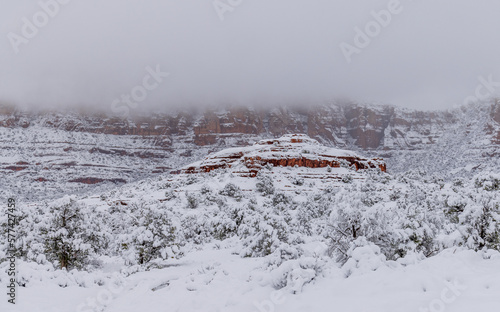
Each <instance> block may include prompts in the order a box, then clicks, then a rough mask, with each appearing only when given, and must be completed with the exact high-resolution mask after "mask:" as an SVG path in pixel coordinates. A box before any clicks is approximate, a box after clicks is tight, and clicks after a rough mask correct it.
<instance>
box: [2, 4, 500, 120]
mask: <svg viewBox="0 0 500 312" xmlns="http://www.w3.org/2000/svg"><path fill="white" fill-rule="evenodd" d="M57 1H58V2H57ZM57 1H56V0H40V1H34V0H33V1H28V0H2V2H1V4H0V5H1V10H0V36H1V38H0V102H6V103H14V104H16V105H20V106H24V107H33V108H34V107H47V106H56V107H75V106H81V107H91V108H105V109H108V108H111V107H112V105H113V102H115V101H116V100H117V99H118V100H119V101H121V104H119V105H124V103H125V102H123V100H122V99H123V98H122V95H123V94H125V95H127V94H128V95H130V94H132V92H133V90H135V91H136V92H139V91H140V92H139V93H136V94H140V101H134V105H135V107H139V108H140V109H141V110H157V109H160V108H169V107H177V106H182V107H185V106H188V105H190V106H202V105H213V104H238V105H269V104H300V105H304V104H312V103H318V102H324V101H329V100H332V99H336V98H350V99H353V100H355V101H363V102H375V103H388V104H394V105H399V106H403V107H409V108H416V109H423V110H429V109H446V108H451V107H453V106H454V105H457V104H461V103H462V102H463V101H464V99H465V98H466V97H470V96H474V94H475V92H476V89H477V87H478V86H480V85H481V82H480V79H479V77H483V78H484V79H486V80H488V79H491V80H493V81H494V82H496V81H499V82H500V68H499V65H500V64H499V62H498V58H499V55H500V40H498V39H499V36H498V30H499V29H500V16H499V15H498V12H500V2H498V1H497V0H482V1H480V2H479V1H469V0H441V1H416V0H414V1H411V0H401V1H399V4H398V1H397V0H384V1H379V0H356V1H352V0H342V1H334V0H219V1H218V2H216V3H217V4H218V6H217V8H216V7H215V6H214V1H213V0H72V1H70V0H64V1H63V0H57ZM40 3H42V4H44V3H45V4H46V5H43V6H45V7H46V10H48V11H47V12H48V13H45V11H44V9H43V8H42V6H41V4H40ZM54 3H56V4H57V5H56V6H54ZM47 8H49V9H47ZM391 8H392V11H393V12H397V13H391ZM381 10H384V12H389V14H390V15H389V17H387V15H383V14H382V15H380V14H375V15H373V14H372V11H374V12H381ZM49 13H51V14H49ZM43 14H45V17H47V16H48V18H47V20H45V19H44V15H43ZM49 15H53V16H49ZM375 16H378V17H379V20H377V19H376V18H375ZM26 21H28V23H29V24H32V25H31V26H33V25H34V27H35V29H33V27H29V26H26ZM380 21H382V22H380ZM374 23H378V27H379V31H378V30H377V25H375V24H374ZM36 24H38V25H40V27H38V26H36ZM382 24H383V25H382ZM367 25H371V28H370V27H368V31H367V30H366V27H367ZM356 27H358V28H359V29H360V30H361V31H362V32H363V33H364V34H365V35H363V36H366V37H365V38H364V39H365V40H361V39H359V38H358V43H359V42H362V43H363V47H362V48H360V46H359V45H358V46H356V41H355V37H356V36H358V37H359V36H360V35H359V33H358V32H357V31H355V28H356ZM23 31H24V33H23ZM370 31H371V34H372V35H373V36H371V35H370V36H369V35H367V34H366V33H367V32H370ZM26 34H28V35H29V36H26ZM28 37H30V38H28ZM366 39H368V41H369V42H368V44H366V43H367V41H366ZM342 43H345V44H344V52H343V49H342V47H341V44H342ZM346 44H347V45H349V46H350V48H349V49H351V50H348V51H351V52H350V53H351V54H350V55H349V57H346V52H345V47H346V46H347V45H346ZM365 45H366V46H365ZM352 49H355V50H356V52H355V53H354V52H352V51H353V50H352ZM349 58H350V62H349V61H348V59H349ZM158 69H159V70H160V71H161V73H163V74H160V76H159V77H160V79H155V77H151V71H153V72H154V71H156V70H158ZM166 73H168V77H167V75H166ZM489 77H490V78H489ZM157 78H158V77H157ZM484 79H483V81H484ZM491 85H493V86H494V88H493V87H491ZM134 88H135V89H134ZM141 88H142V89H141ZM498 90H500V87H499V86H497V84H495V83H493V84H490V87H489V88H486V87H485V88H483V90H482V91H483V94H485V93H486V95H494V94H496V93H497V91H498ZM144 91H146V92H145V93H144ZM141 92H142V93H141ZM136 99H137V96H136Z"/></svg>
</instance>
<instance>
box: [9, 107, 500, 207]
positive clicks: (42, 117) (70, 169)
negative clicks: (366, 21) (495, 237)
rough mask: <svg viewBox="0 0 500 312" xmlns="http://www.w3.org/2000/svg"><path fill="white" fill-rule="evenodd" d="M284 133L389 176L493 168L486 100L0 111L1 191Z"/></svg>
mask: <svg viewBox="0 0 500 312" xmlns="http://www.w3.org/2000/svg"><path fill="white" fill-rule="evenodd" d="M287 133H304V134H307V135H309V136H310V137H311V138H313V139H316V140H318V141H319V142H320V143H321V144H323V145H325V146H328V147H333V148H341V149H348V150H354V151H357V152H361V153H362V154H365V155H367V156H369V157H372V158H383V159H384V160H385V161H386V162H387V164H388V170H389V171H390V172H394V173H395V172H402V171H406V170H408V169H419V170H425V171H427V172H430V173H436V174H439V175H441V176H443V177H445V178H448V179H451V178H453V177H455V176H467V175H474V174H475V173H478V172H480V171H482V170H486V171H488V170H490V171H495V170H496V171H498V170H499V168H500V164H499V159H500V157H499V155H500V152H499V144H500V104H499V103H498V102H495V101H493V102H487V103H478V104H475V105H470V106H467V107H461V108H457V109H455V110H452V111H448V112H419V111H413V110H408V109H402V108H395V107H391V106H376V105H362V104H355V103H349V104H348V105H346V104H331V105H322V106H313V107H308V108H291V107H283V108H270V109H248V108H237V107H233V108H231V107H230V108H226V109H214V110H207V111H200V112H189V111H178V112H171V113H168V114H155V115H148V116H142V117H133V118H131V119H130V120H125V121H124V120H120V119H117V118H111V117H108V116H105V115H83V114H78V113H64V114H63V113H51V112H45V113H42V112H38V113H34V112H32V113H30V112H21V111H16V110H15V109H8V108H0V147H1V148H0V178H1V179H0V181H1V182H0V183H1V185H2V187H1V188H0V195H1V196H3V197H6V196H9V195H14V196H17V197H18V198H20V199H23V200H43V199H49V198H57V197H60V196H62V195H63V194H69V193H87V194H91V193H92V192H95V190H97V189H103V188H113V187H115V186H116V185H120V184H123V183H128V182H133V181H138V180H140V179H144V178H146V177H150V176H154V175H158V174H160V173H162V172H169V171H171V170H174V169H176V168H179V167H181V166H183V165H187V164H189V163H191V162H194V161H197V160H201V159H202V158H203V157H205V156H206V155H207V154H209V153H210V152H215V151H220V150H222V149H225V148H228V147H241V146H249V145H252V144H254V143H255V142H258V141H260V140H263V139H273V138H279V137H281V136H282V135H283V134H287Z"/></svg>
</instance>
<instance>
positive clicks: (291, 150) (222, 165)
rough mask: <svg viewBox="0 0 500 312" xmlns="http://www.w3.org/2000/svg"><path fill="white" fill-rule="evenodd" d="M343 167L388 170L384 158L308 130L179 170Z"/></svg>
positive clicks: (253, 172) (252, 173)
mask: <svg viewBox="0 0 500 312" xmlns="http://www.w3.org/2000/svg"><path fill="white" fill-rule="evenodd" d="M268 165H272V166H274V167H277V166H280V167H307V168H326V167H330V168H341V167H352V168H354V169H355V170H356V171H358V170H362V169H369V168H379V169H380V170H382V171H385V170H386V165H385V162H384V161H383V160H382V159H378V158H376V159H367V158H363V157H362V156H359V155H358V154H356V153H354V152H352V151H347V150H341V149H336V148H331V147H326V146H323V145H321V144H320V143H319V142H318V141H316V140H314V139H311V138H310V137H308V136H307V135H305V134H288V135H285V136H283V137H281V138H278V139H269V140H261V141H259V142H258V143H256V144H254V145H252V146H248V147H240V148H230V149H226V150H223V151H220V152H217V153H213V154H210V155H208V156H207V157H206V158H205V159H203V160H201V161H199V162H195V163H193V164H191V165H188V166H186V167H184V168H182V169H181V170H180V171H179V172H178V173H201V172H210V171H212V170H215V169H231V171H233V172H234V173H238V174H240V175H246V176H251V177H253V176H256V175H257V173H258V172H259V171H260V169H262V168H263V167H265V166H268Z"/></svg>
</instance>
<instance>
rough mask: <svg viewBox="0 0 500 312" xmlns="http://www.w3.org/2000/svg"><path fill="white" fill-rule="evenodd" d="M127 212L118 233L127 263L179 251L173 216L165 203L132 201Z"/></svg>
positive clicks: (161, 257)
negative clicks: (123, 224)
mask: <svg viewBox="0 0 500 312" xmlns="http://www.w3.org/2000/svg"><path fill="white" fill-rule="evenodd" d="M127 214H128V216H127V219H126V223H125V227H124V228H122V229H121V230H120V234H119V235H118V236H119V238H120V239H119V243H120V247H121V249H122V253H123V255H124V257H125V259H126V261H127V262H128V263H130V264H135V263H137V264H146V263H148V262H150V261H152V260H154V259H168V258H173V257H176V256H177V255H178V254H179V246H180V245H181V239H180V238H179V233H178V231H177V227H176V226H175V223H176V220H175V218H174V217H173V215H172V213H171V212H170V211H168V210H167V209H165V207H161V206H158V205H155V204H153V203H141V204H133V205H132V207H131V208H130V210H128V211H127ZM122 216H123V214H122Z"/></svg>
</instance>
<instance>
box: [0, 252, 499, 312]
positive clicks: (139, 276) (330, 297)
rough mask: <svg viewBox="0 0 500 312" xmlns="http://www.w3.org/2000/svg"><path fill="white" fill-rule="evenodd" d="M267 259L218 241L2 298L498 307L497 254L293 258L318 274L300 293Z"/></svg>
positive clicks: (159, 307) (114, 311)
mask: <svg viewBox="0 0 500 312" xmlns="http://www.w3.org/2000/svg"><path fill="white" fill-rule="evenodd" d="M372 256H373V250H371V251H370V250H367V249H366V248H365V249H363V250H360V251H359V252H356V258H357V260H359V261H361V262H367V263H368V262H370V261H372V260H373V258H372ZM408 257H409V258H412V256H408ZM309 261H312V260H309ZM264 265H265V264H264V261H263V259H260V258H241V257H239V256H237V255H234V254H232V253H231V249H230V248H228V249H215V245H213V244H212V245H207V246H205V248H204V249H203V250H199V251H196V252H193V253H191V254H189V255H187V256H186V257H185V258H184V259H182V260H175V261H172V263H171V265H170V266H168V267H166V268H163V269H155V270H151V271H148V272H140V273H136V274H132V275H130V276H128V277H126V278H123V285H121V286H114V287H110V286H109V285H104V286H93V287H88V288H83V287H76V286H69V287H66V288H61V287H58V286H57V285H54V284H52V283H39V284H35V285H32V286H30V287H26V288H23V287H19V304H17V305H16V306H15V308H13V307H12V306H10V305H9V304H7V303H6V300H3V301H1V302H0V310H1V311H5V312H10V311H12V312H14V311H16V312H37V311H40V312H49V311H50V312H68V311H101V310H97V309H95V310H92V309H91V306H90V305H89V304H88V302H92V301H93V300H95V303H96V305H97V307H100V308H103V311H106V312H129V311H130V312H137V311H186V312H187V311H203V312H215V311H235V312H236V311H238V312H246V311H248V312H257V311H276V312H279V311H288V312H293V311H297V312H299V311H318V312H321V311H325V312H327V311H328V312H329V311H347V312H349V311H352V312H364V311H370V312H377V311H380V312H392V311H394V312H401V311H427V310H428V311H440V310H439V309H438V308H440V307H441V305H443V306H444V308H445V310H446V311H452V312H462V311H463V312H470V311H471V310H479V311H494V310H495V309H496V307H498V304H499V303H500V298H499V296H498V294H499V292H500V271H499V270H498V267H499V266H500V254H499V253H498V252H495V253H492V254H484V253H482V252H474V251H470V250H465V249H460V248H452V249H447V250H444V251H443V252H441V253H440V254H438V255H436V256H434V257H431V258H426V259H423V260H420V259H418V260H415V259H414V258H412V259H408V260H407V259H406V258H405V259H401V260H400V261H398V262H395V263H393V264H392V265H379V264H377V265H375V266H370V267H369V269H368V267H365V266H364V265H361V266H358V267H353V268H351V270H353V274H352V275H351V276H349V277H347V278H346V277H345V275H344V271H345V269H346V268H345V266H350V264H346V265H345V266H344V267H340V268H339V267H337V266H336V265H335V264H333V263H330V264H329V265H327V266H326V267H325V270H324V271H323V272H322V275H321V276H319V277H315V274H314V277H313V274H311V273H310V272H308V270H303V269H301V266H300V264H299V263H297V262H296V261H289V262H288V263H286V265H284V266H282V268H281V269H280V270H281V271H283V270H288V271H292V273H295V275H294V276H296V278H295V279H296V280H300V279H305V280H311V279H312V281H311V283H308V284H305V285H304V287H303V288H302V289H301V291H297V290H296V289H295V288H294V287H287V288H282V289H276V288H275V287H273V286H274V285H273V283H272V281H273V276H275V275H277V274H278V275H279V274H280V272H281V271H276V272H271V273H269V272H265V271H263V270H262V267H263V266H264ZM302 265H303V264H302ZM298 283H299V284H300V282H298ZM443 294H444V295H443ZM108 295H110V296H109V297H108ZM443 298H444V300H443ZM102 303H105V305H104V304H102ZM79 306H81V307H80V310H78V307H79ZM433 308H434V310H432V309H433ZM425 309H427V310H425ZM443 311H444V310H443Z"/></svg>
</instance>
